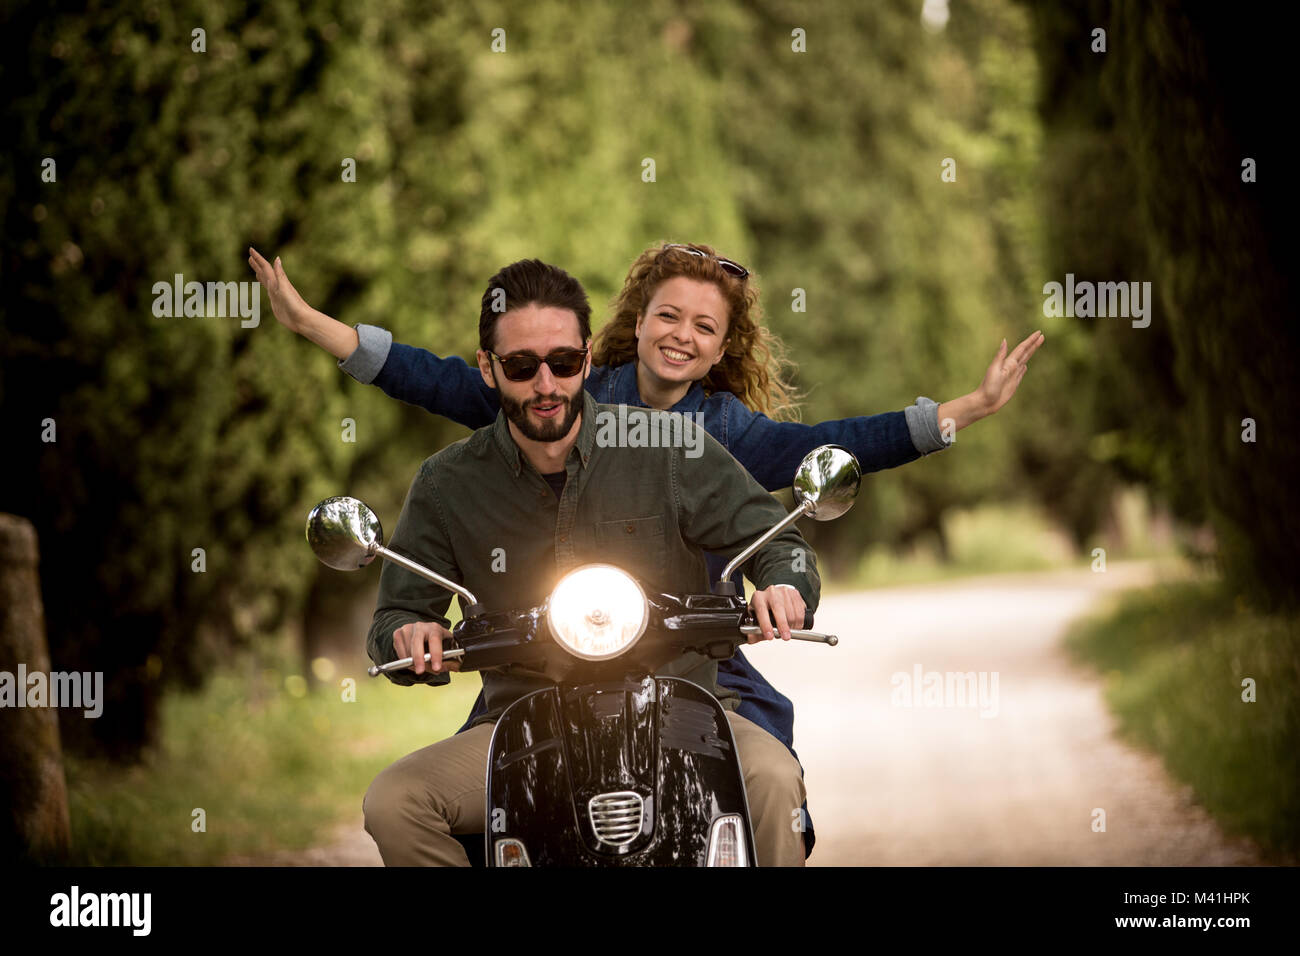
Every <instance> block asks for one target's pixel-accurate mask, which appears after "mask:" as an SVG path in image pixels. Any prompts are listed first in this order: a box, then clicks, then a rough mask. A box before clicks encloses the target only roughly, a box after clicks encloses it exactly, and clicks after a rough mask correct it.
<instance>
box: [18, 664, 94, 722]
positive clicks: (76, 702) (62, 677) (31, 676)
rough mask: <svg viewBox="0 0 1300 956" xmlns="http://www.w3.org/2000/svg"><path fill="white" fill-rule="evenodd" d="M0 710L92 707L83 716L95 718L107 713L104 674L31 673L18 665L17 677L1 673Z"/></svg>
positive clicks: (23, 665) (87, 672)
mask: <svg viewBox="0 0 1300 956" xmlns="http://www.w3.org/2000/svg"><path fill="white" fill-rule="evenodd" d="M0 707H71V708H73V709H76V708H81V707H88V708H90V709H89V710H83V711H82V716H84V717H90V718H92V719H93V718H95V717H98V716H99V715H100V714H102V713H103V712H104V672H103V671H95V672H94V673H91V672H90V671H86V672H84V673H80V674H79V673H76V672H71V673H67V672H63V671H54V672H53V673H51V674H45V673H44V672H43V671H32V672H31V673H28V672H27V665H26V664H19V665H18V673H17V675H15V674H13V673H11V672H9V671H0Z"/></svg>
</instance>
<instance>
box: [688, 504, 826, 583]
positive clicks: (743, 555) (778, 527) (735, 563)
mask: <svg viewBox="0 0 1300 956" xmlns="http://www.w3.org/2000/svg"><path fill="white" fill-rule="evenodd" d="M814 507H816V506H815V505H814V504H813V502H811V501H805V502H803V503H802V504H801V505H799V507H797V508H795V509H794V510H793V511H791V512H790V513H789V514H788V515H786V516H785V517H784V518H782V519H781V520H780V521H778V522H777V523H776V524H774V525H772V527H770V528H768V529H767V533H766V534H764V535H763V537H761V538H759V539H758V540H757V541H755V542H754V543H753V544H751V545H750V546H749V547H748V548H746V549H745V550H744V551H742V552H740V554H738V555H736V556H735V557H734V558H732V559H731V560H730V561H729V562H728V563H727V566H726V567H725V568H723V569H722V580H720V581H719V582H718V583H717V584H715V585H714V586H713V593H714V594H722V595H730V596H732V597H734V596H735V594H736V586H735V585H734V584H732V583H731V576H732V575H733V574H735V573H736V568H738V567H740V566H741V565H742V564H744V563H745V562H746V561H748V560H749V557H750V555H752V554H753V553H754V552H755V551H757V550H758V549H759V548H761V547H762V546H763V545H765V544H767V543H768V542H769V541H771V540H772V539H773V538H775V537H776V536H777V535H778V534H780V533H781V532H782V531H784V530H785V529H786V527H788V526H789V525H792V524H794V523H795V522H796V521H798V520H799V519H800V518H802V517H804V515H807V514H810V513H811V512H812V509H813V508H814Z"/></svg>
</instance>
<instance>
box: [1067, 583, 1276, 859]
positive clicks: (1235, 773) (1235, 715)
mask: <svg viewBox="0 0 1300 956" xmlns="http://www.w3.org/2000/svg"><path fill="white" fill-rule="evenodd" d="M1067 646H1068V647H1069V649H1070V651H1071V652H1072V653H1073V654H1074V655H1075V656H1076V657H1077V658H1078V659H1079V660H1081V661H1084V662H1086V663H1088V664H1090V665H1092V666H1093V667H1095V668H1096V669H1097V670H1099V671H1100V672H1101V673H1102V674H1103V675H1104V679H1105V685H1106V697H1107V701H1108V703H1109V705H1110V708H1111V710H1112V711H1113V712H1114V713H1115V715H1116V717H1117V719H1118V721H1119V725H1120V733H1121V734H1122V736H1124V737H1125V738H1126V739H1127V740H1129V741H1130V742H1132V743H1134V744H1136V745H1138V746H1141V747H1143V748H1146V749H1149V750H1152V751H1154V752H1156V753H1158V754H1159V755H1160V756H1161V757H1162V758H1163V759H1164V762H1165V765H1166V767H1167V768H1168V769H1169V771H1170V773H1171V774H1173V775H1174V776H1175V777H1177V778H1178V779H1179V780H1181V781H1183V782H1184V783H1186V784H1189V785H1191V787H1192V788H1193V790H1194V791H1195V793H1196V795H1197V799H1198V800H1199V801H1200V802H1201V803H1202V804H1203V805H1204V806H1205V807H1206V808H1207V809H1208V810H1209V811H1210V812H1211V813H1212V814H1213V815H1214V816H1215V818H1216V819H1217V820H1218V821H1219V822H1220V823H1221V824H1222V825H1223V826H1224V828H1225V829H1226V830H1228V831H1230V832H1233V833H1237V834H1244V835H1246V836H1249V837H1251V838H1253V839H1254V840H1255V841H1256V842H1257V843H1258V844H1259V845H1260V847H1261V848H1262V850H1263V851H1264V852H1265V853H1266V854H1268V855H1269V856H1270V857H1272V858H1273V859H1274V860H1275V861H1276V862H1295V860H1296V858H1297V854H1300V618H1297V617H1293V616H1283V615H1269V614H1261V613H1258V612H1255V611H1253V610H1251V609H1249V608H1248V607H1246V606H1245V604H1244V603H1242V602H1241V601H1240V600H1239V599H1238V598H1237V597H1236V596H1235V595H1233V594H1231V593H1229V592H1228V591H1227V590H1226V589H1225V588H1224V586H1223V585H1222V584H1221V583H1220V582H1219V581H1217V580H1213V579H1212V580H1205V579H1201V580H1197V581H1191V582H1180V583H1177V584H1169V585H1162V586H1160V587H1157V588H1153V589H1150V590H1143V591H1138V592H1131V593H1128V594H1125V595H1121V596H1119V597H1118V598H1117V604H1116V605H1115V606H1113V607H1112V608H1111V609H1110V610H1108V611H1105V612H1102V613H1100V614H1099V615H1097V616H1094V617H1090V618H1087V619H1085V620H1083V621H1080V622H1078V623H1077V624H1076V625H1075V626H1074V627H1073V628H1072V629H1071V631H1070V634H1069V635H1068V637H1067ZM1247 678H1249V679H1251V680H1253V681H1254V687H1255V693H1256V695H1257V699H1256V702H1255V703H1246V702H1244V701H1243V699H1242V697H1243V694H1244V693H1245V690H1244V688H1243V682H1244V681H1245V680H1246V679H1247Z"/></svg>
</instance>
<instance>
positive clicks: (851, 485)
mask: <svg viewBox="0 0 1300 956" xmlns="http://www.w3.org/2000/svg"><path fill="white" fill-rule="evenodd" d="M861 483H862V468H861V466H859V465H858V460H857V459H856V458H855V457H853V452H851V451H849V450H848V449H847V448H841V447H840V446H839V445H822V446H821V447H820V448H814V449H813V450H812V451H810V452H809V453H808V455H807V456H806V457H805V458H804V460H803V461H801V462H800V463H799V470H798V471H796V472H795V475H794V497H795V501H797V502H798V507H796V508H795V509H794V510H793V511H791V512H790V513H789V514H788V515H786V516H785V517H784V518H782V519H781V520H780V521H778V522H777V523H776V524H774V525H773V526H772V527H770V528H768V529H767V532H766V533H765V534H764V535H763V536H762V537H761V538H759V539H758V540H757V541H755V542H754V543H753V544H751V545H750V546H749V547H747V548H746V549H745V550H744V551H741V552H740V554H738V555H736V556H735V557H734V558H732V559H731V560H730V561H729V562H727V566H726V567H725V568H723V569H722V578H721V580H719V581H718V583H717V584H716V585H714V587H713V593H714V594H726V595H734V594H735V593H736V586H735V584H734V583H733V582H732V581H731V576H732V575H733V574H734V573H735V571H736V568H738V567H740V566H741V565H742V564H744V563H745V562H746V561H748V560H749V556H750V555H752V554H753V553H754V552H755V551H757V550H758V549H759V548H761V547H762V546H763V545H765V544H767V543H768V542H769V541H771V540H772V539H773V538H774V537H776V536H777V535H778V534H780V533H781V532H782V531H783V530H785V528H786V527H788V526H789V525H792V524H794V523H795V522H796V521H798V520H799V519H800V518H802V517H804V515H808V516H809V517H812V518H816V519H817V520H818V521H830V520H831V519H832V518H838V517H839V516H840V515H842V514H844V512H846V511H848V510H849V508H850V506H852V504H853V499H854V498H856V497H857V496H858V486H859V485H860V484H861Z"/></svg>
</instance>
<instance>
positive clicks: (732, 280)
mask: <svg viewBox="0 0 1300 956" xmlns="http://www.w3.org/2000/svg"><path fill="white" fill-rule="evenodd" d="M671 245H673V244H672V243H667V242H665V243H661V244H660V245H657V246H653V247H651V248H649V249H647V250H646V251H645V252H643V253H641V255H640V256H638V257H637V260H636V262H634V263H632V268H631V269H629V270H628V273H627V278H626V279H625V280H624V281H623V291H621V292H620V293H619V294H618V296H617V297H616V298H615V299H614V303H613V313H614V315H613V318H611V319H610V320H609V321H608V322H606V323H605V325H604V326H603V327H602V328H601V330H600V331H599V332H598V333H596V338H595V341H594V342H593V343H592V357H591V360H592V364H593V365H608V366H614V365H623V364H626V363H627V362H632V361H635V360H636V346H637V341H636V320H637V316H639V315H640V314H641V313H642V312H643V311H644V310H645V307H646V305H647V303H649V301H650V299H651V298H652V297H653V296H654V293H655V290H656V289H658V288H659V286H660V285H662V284H663V283H664V282H666V281H667V280H669V279H674V278H677V277H678V276H685V277H687V278H689V279H699V280H702V281H705V282H712V283H713V284H714V285H715V286H717V287H718V290H719V291H720V292H721V293H722V297H723V299H724V300H726V303H727V334H726V339H725V345H724V354H723V358H722V361H720V362H719V363H718V364H717V365H714V366H713V367H712V368H710V369H709V373H708V375H706V376H705V377H704V381H703V385H704V391H705V393H706V394H712V393H713V392H731V393H732V394H733V395H735V396H736V397H737V398H738V399H740V400H741V401H742V402H744V403H745V405H747V406H748V407H749V408H752V409H754V410H755V411H758V412H762V413H763V414H765V415H767V416H768V417H769V418H772V419H775V420H777V421H797V420H798V417H799V407H798V399H799V395H798V393H797V392H796V391H795V389H794V387H793V386H792V385H791V384H790V382H789V380H788V378H787V373H788V370H789V369H790V368H791V363H790V362H789V361H788V360H787V358H786V354H785V346H784V344H782V342H781V340H780V339H779V338H777V336H776V335H774V334H773V333H772V332H771V331H769V330H768V329H767V328H765V327H764V326H763V324H762V314H763V313H762V308H761V306H760V305H759V302H758V289H757V288H756V287H755V283H754V274H753V273H750V274H749V275H748V276H747V277H745V278H744V279H737V278H736V277H735V276H732V275H728V274H727V273H726V272H725V271H724V270H723V269H722V267H721V266H720V265H719V264H718V262H717V260H716V259H714V258H712V257H713V256H714V255H716V253H715V252H714V251H713V249H712V248H710V247H709V246H706V245H703V244H701V243H694V242H693V243H690V244H689V245H690V247H691V248H692V249H698V250H700V251H701V252H704V253H706V254H707V255H708V256H709V258H705V257H703V256H695V255H691V254H690V253H689V252H685V251H683V250H682V249H674V248H669V247H670V246H671Z"/></svg>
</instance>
